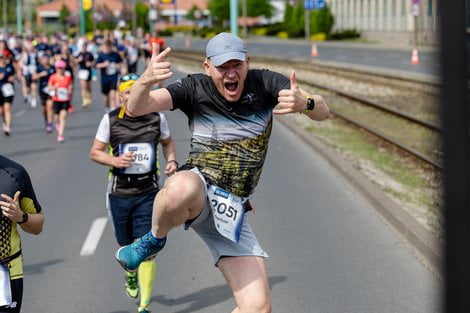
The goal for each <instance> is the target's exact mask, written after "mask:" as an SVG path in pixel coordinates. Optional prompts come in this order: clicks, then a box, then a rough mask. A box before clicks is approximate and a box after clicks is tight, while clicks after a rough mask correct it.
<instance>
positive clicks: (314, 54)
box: [311, 43, 320, 58]
mask: <svg viewBox="0 0 470 313" xmlns="http://www.w3.org/2000/svg"><path fill="white" fill-rule="evenodd" d="M311 54H312V58H315V57H317V56H319V55H320V54H319V53H318V50H317V45H316V44H314V43H312V52H311Z"/></svg>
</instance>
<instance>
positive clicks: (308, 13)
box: [304, 9, 310, 40]
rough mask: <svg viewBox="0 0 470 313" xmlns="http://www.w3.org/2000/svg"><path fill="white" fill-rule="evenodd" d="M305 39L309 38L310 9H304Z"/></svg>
mask: <svg viewBox="0 0 470 313" xmlns="http://www.w3.org/2000/svg"><path fill="white" fill-rule="evenodd" d="M304 17H305V18H304V20H305V40H310V9H305V14H304Z"/></svg>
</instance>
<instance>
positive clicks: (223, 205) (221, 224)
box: [207, 185, 243, 243]
mask: <svg viewBox="0 0 470 313" xmlns="http://www.w3.org/2000/svg"><path fill="white" fill-rule="evenodd" d="M207 194H208V197H209V201H210V204H211V207H212V212H213V217H214V224H215V227H216V229H217V231H218V232H219V233H220V234H221V235H222V236H224V237H225V238H227V239H230V240H231V241H233V242H237V243H238V241H239V240H240V234H241V229H242V225H243V199H242V198H241V197H238V196H235V195H233V194H231V193H229V192H227V191H225V190H223V189H222V188H220V187H217V186H214V185H210V186H209V188H208V190H207Z"/></svg>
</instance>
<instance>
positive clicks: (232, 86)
mask: <svg viewBox="0 0 470 313" xmlns="http://www.w3.org/2000/svg"><path fill="white" fill-rule="evenodd" d="M224 86H225V88H226V89H227V90H229V91H235V90H237V88H238V82H230V83H225V84H224Z"/></svg>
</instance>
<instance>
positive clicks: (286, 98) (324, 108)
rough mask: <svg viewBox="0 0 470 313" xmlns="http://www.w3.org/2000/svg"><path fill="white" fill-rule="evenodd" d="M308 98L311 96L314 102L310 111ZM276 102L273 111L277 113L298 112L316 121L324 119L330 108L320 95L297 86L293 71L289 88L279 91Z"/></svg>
mask: <svg viewBox="0 0 470 313" xmlns="http://www.w3.org/2000/svg"><path fill="white" fill-rule="evenodd" d="M308 98H312V99H313V100H314V102H315V107H314V108H313V110H311V111H307V102H308ZM278 102H279V103H278V105H277V106H276V109H275V110H274V111H273V113H274V114H277V115H283V114H289V113H296V112H300V113H304V114H305V115H307V116H308V117H309V118H310V119H312V120H316V121H321V120H324V119H326V118H328V116H329V115H330V109H329V108H328V105H327V104H326V102H325V99H323V97H322V96H320V95H310V94H308V93H307V92H305V91H304V90H302V89H300V88H299V86H298V84H297V80H296V78H295V72H294V71H293V72H292V73H291V74H290V89H283V90H281V91H280V92H279V97H278Z"/></svg>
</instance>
